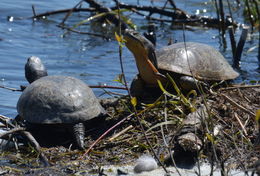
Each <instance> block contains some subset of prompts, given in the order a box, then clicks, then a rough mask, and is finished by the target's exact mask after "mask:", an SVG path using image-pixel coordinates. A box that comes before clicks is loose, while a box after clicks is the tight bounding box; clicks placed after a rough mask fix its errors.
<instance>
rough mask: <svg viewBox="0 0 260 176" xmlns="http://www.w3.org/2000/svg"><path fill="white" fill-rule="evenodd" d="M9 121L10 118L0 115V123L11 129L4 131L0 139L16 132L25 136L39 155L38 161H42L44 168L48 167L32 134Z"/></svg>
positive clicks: (46, 160)
mask: <svg viewBox="0 0 260 176" xmlns="http://www.w3.org/2000/svg"><path fill="white" fill-rule="evenodd" d="M10 120H11V118H9V117H6V116H3V115H0V122H1V123H3V124H4V125H5V126H6V127H8V128H10V127H11V128H12V129H10V130H9V131H6V132H5V133H2V134H1V135H0V138H1V137H4V136H6V135H9V134H13V133H17V132H19V133H21V134H22V135H23V136H25V137H26V138H27V139H28V140H29V141H30V143H31V144H32V145H33V146H34V148H35V149H36V151H37V152H38V153H39V155H40V159H41V160H42V162H43V164H44V166H45V167H47V166H50V164H49V162H48V159H47V158H46V156H45V155H44V153H43V152H42V151H41V147H40V145H39V143H38V142H37V141H36V139H35V138H34V137H33V136H32V134H31V133H30V132H28V131H25V130H26V128H22V127H19V126H16V125H14V124H12V123H11V122H10Z"/></svg>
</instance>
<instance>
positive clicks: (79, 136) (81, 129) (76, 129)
mask: <svg viewBox="0 0 260 176" xmlns="http://www.w3.org/2000/svg"><path fill="white" fill-rule="evenodd" d="M73 135H74V139H75V142H76V144H77V145H78V147H79V149H80V150H84V149H85V143H84V138H85V125H84V124H83V123H76V124H75V125H74V126H73Z"/></svg>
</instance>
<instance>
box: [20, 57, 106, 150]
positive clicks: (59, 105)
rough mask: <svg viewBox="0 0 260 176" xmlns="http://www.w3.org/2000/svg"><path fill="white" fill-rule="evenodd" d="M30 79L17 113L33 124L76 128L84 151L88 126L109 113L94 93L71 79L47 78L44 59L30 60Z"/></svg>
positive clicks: (27, 71) (21, 97)
mask: <svg viewBox="0 0 260 176" xmlns="http://www.w3.org/2000/svg"><path fill="white" fill-rule="evenodd" d="M25 75H26V79H27V80H28V81H29V82H30V83H31V84H30V85H29V86H28V87H26V89H25V90H24V91H23V93H22V95H21V96H20V98H19V100H18V103H17V111H18V113H19V116H20V117H22V118H23V119H24V120H26V122H27V123H28V124H31V125H36V124H38V125H49V126H50V127H51V126H55V125H54V124H56V126H57V125H58V126H59V125H60V126H61V127H63V126H62V125H64V126H66V127H69V128H70V129H72V131H73V133H74V137H75V142H76V143H77V145H78V147H79V148H80V149H84V136H85V125H84V123H85V122H87V121H88V120H91V119H93V118H96V117H100V116H102V115H104V114H105V110H104V109H103V108H102V107H101V105H100V104H99V101H98V99H97V98H96V97H95V95H94V93H93V91H92V90H91V89H90V88H89V87H88V85H87V84H85V83H84V82H83V81H81V80H79V79H77V78H73V77H70V76H46V75H47V71H46V69H45V67H44V66H43V64H42V62H41V60H40V58H38V57H35V56H32V57H30V58H28V61H27V63H26V66H25Z"/></svg>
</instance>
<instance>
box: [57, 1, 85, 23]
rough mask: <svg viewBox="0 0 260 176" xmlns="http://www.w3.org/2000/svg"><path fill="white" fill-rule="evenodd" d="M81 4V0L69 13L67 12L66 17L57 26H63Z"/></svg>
mask: <svg viewBox="0 0 260 176" xmlns="http://www.w3.org/2000/svg"><path fill="white" fill-rule="evenodd" d="M82 2H83V0H81V1H79V2H78V3H77V4H76V5H75V6H74V7H73V8H71V9H70V11H68V13H67V14H66V16H65V17H64V18H63V20H62V22H61V23H60V24H59V25H61V26H63V25H64V23H65V21H66V20H67V19H68V18H69V16H70V15H71V14H72V12H73V11H75V10H76V9H77V7H78V6H80V5H81V3H82Z"/></svg>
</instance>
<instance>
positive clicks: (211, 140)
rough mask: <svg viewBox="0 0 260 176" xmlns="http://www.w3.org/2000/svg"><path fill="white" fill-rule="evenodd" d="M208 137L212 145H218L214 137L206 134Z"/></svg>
mask: <svg viewBox="0 0 260 176" xmlns="http://www.w3.org/2000/svg"><path fill="white" fill-rule="evenodd" d="M206 137H207V139H208V140H209V141H210V142H211V143H213V144H215V143H216V142H215V140H214V138H213V136H212V135H211V134H209V133H206Z"/></svg>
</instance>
